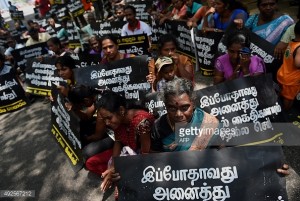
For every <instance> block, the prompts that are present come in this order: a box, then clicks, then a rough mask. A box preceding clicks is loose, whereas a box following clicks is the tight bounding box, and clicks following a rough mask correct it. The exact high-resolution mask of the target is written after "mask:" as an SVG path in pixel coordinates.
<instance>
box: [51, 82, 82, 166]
mask: <svg viewBox="0 0 300 201" xmlns="http://www.w3.org/2000/svg"><path fill="white" fill-rule="evenodd" d="M52 96H53V99H54V101H52V102H51V135H52V136H53V137H54V139H55V141H56V143H57V144H58V145H59V146H60V148H61V149H62V151H63V153H64V154H65V155H66V156H67V158H68V161H69V162H70V163H71V166H72V168H73V170H74V171H76V172H78V171H79V170H80V169H81V168H82V167H83V164H84V162H83V158H82V143H81V141H80V134H79V118H78V117H77V116H76V115H75V114H74V112H73V111H68V109H67V108H66V106H65V102H66V101H65V99H64V97H63V96H62V95H61V94H60V93H59V92H58V91H57V89H56V87H52Z"/></svg>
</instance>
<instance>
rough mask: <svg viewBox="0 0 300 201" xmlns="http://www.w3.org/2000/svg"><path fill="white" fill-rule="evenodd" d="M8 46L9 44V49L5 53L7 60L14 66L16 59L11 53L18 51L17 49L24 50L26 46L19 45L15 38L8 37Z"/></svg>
mask: <svg viewBox="0 0 300 201" xmlns="http://www.w3.org/2000/svg"><path fill="white" fill-rule="evenodd" d="M6 44H7V46H8V48H7V49H6V50H5V52H4V55H5V58H6V60H8V61H10V63H11V64H12V65H13V64H14V58H13V56H12V54H11V52H12V51H14V50H16V49H20V48H23V47H24V45H22V44H18V43H17V42H16V40H15V39H14V38H13V37H8V38H7V39H6Z"/></svg>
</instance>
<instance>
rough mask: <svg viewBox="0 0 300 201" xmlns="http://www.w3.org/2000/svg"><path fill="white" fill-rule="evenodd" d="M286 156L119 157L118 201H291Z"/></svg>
mask: <svg viewBox="0 0 300 201" xmlns="http://www.w3.org/2000/svg"><path fill="white" fill-rule="evenodd" d="M281 157H282V153H281V148H280V147H240V148H224V149H221V150H217V149H208V150H204V151H201V152H200V151H185V152H173V153H159V154H148V155H138V156H125V157H117V158H115V167H116V172H119V173H120V175H121V180H120V181H119V182H118V189H119V200H120V201H127V200H128V201H132V200H136V201H153V200H198V201H208V200H214V201H225V200H232V201H238V200H242V201H254V200H264V201H275V200H287V193H286V190H285V179H284V178H283V177H280V176H279V175H278V174H277V172H276V168H279V167H280V166H281V165H282V164H281ZM129 170H130V171H129Z"/></svg>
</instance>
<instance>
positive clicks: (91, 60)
mask: <svg viewBox="0 0 300 201" xmlns="http://www.w3.org/2000/svg"><path fill="white" fill-rule="evenodd" d="M70 56H71V57H72V58H73V59H74V60H75V66H76V68H85V67H87V66H94V65H99V64H100V61H101V56H100V55H99V54H88V53H79V54H75V53H73V54H71V55H70Z"/></svg>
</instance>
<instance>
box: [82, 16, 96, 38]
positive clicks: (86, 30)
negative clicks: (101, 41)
mask: <svg viewBox="0 0 300 201" xmlns="http://www.w3.org/2000/svg"><path fill="white" fill-rule="evenodd" d="M87 21H88V24H87V25H86V26H84V27H82V28H81V31H82V32H83V33H85V34H87V35H88V36H92V35H93V30H92V27H91V25H92V24H96V18H95V16H94V14H93V13H89V14H88V16H87Z"/></svg>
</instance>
